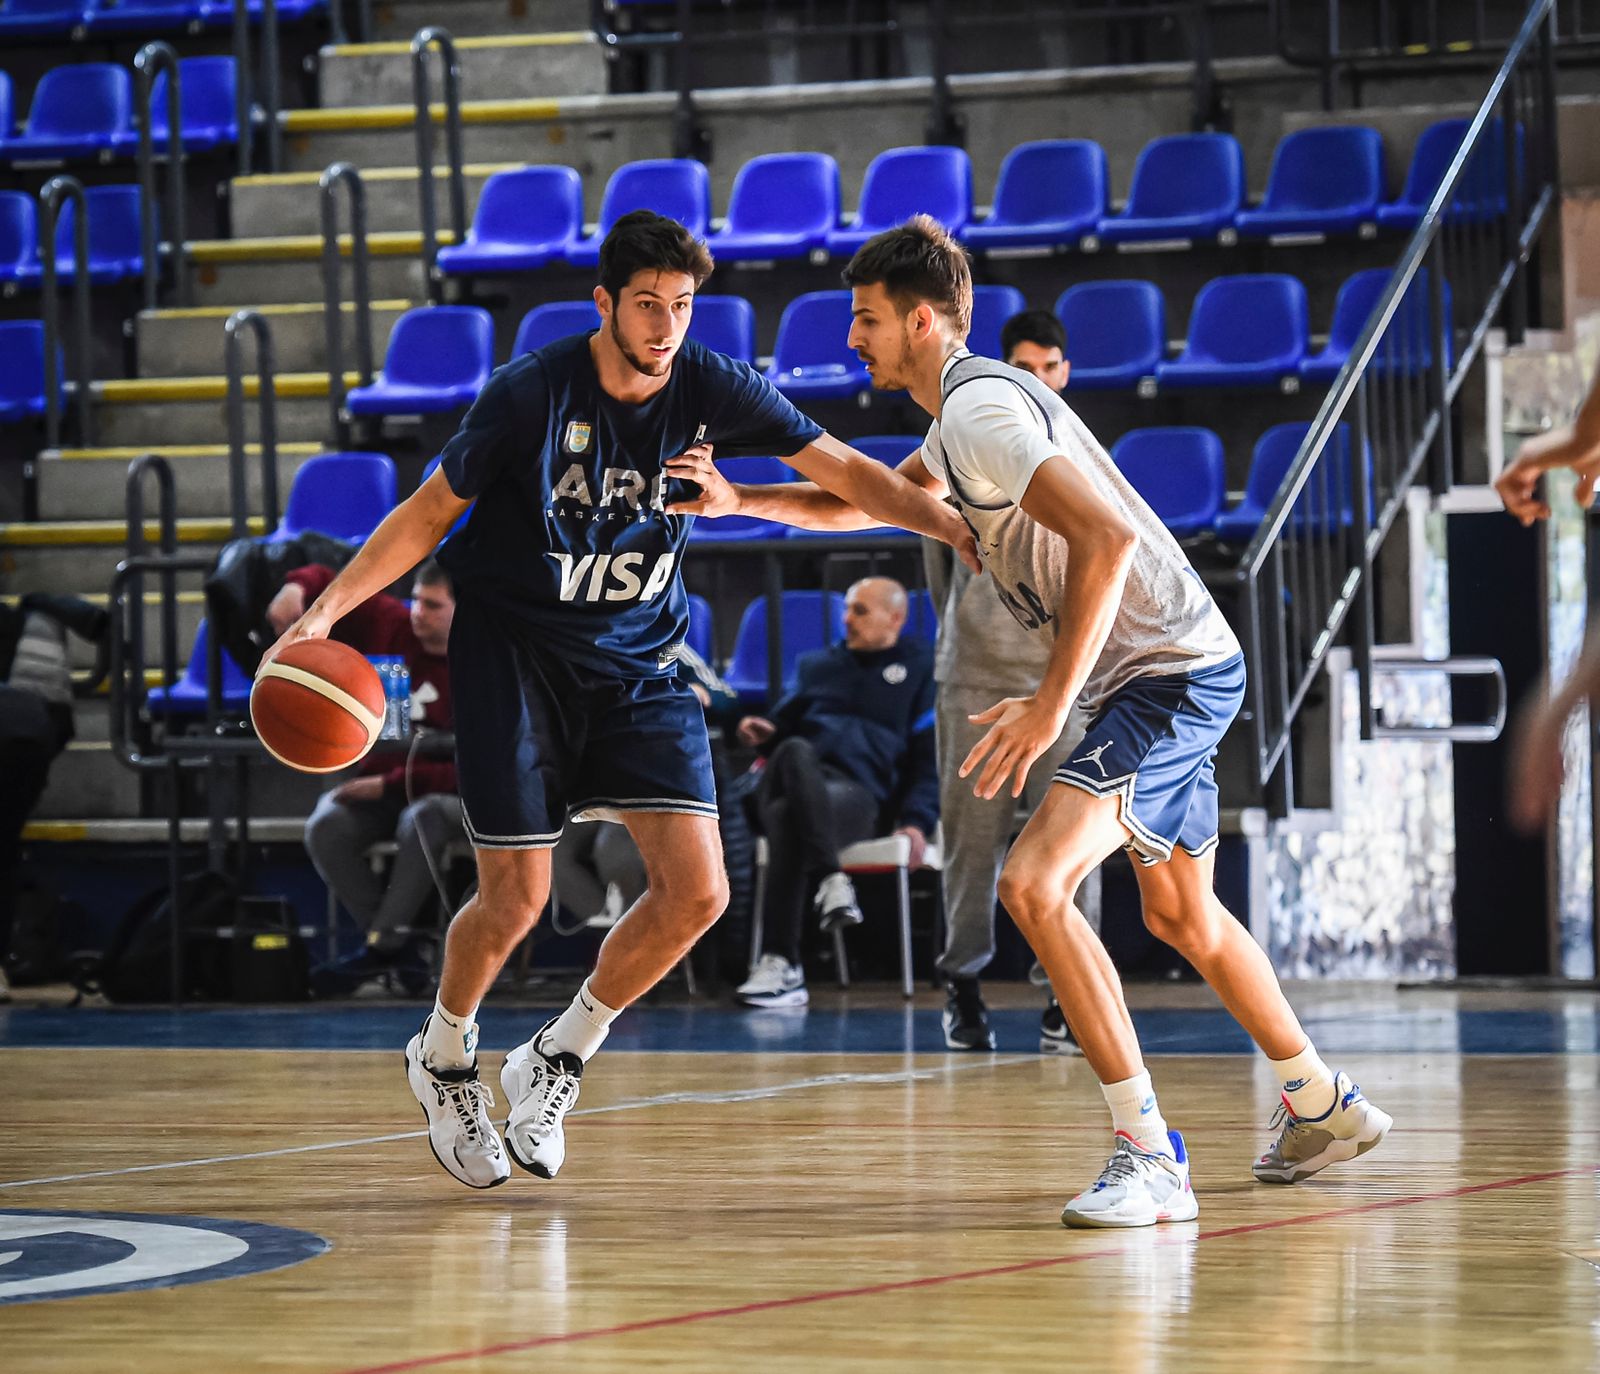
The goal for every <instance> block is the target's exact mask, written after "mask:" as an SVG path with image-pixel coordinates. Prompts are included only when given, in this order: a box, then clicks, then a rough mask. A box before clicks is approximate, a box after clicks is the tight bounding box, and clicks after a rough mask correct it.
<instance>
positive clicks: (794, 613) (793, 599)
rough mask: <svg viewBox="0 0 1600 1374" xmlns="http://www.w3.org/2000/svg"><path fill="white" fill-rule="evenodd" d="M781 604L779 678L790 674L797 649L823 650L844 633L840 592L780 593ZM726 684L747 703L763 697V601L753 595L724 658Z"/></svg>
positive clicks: (764, 639)
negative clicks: (728, 655) (781, 670)
mask: <svg viewBox="0 0 1600 1374" xmlns="http://www.w3.org/2000/svg"><path fill="white" fill-rule="evenodd" d="M780 606H781V621H780V623H781V625H782V627H783V628H782V636H783V640H782V649H781V654H782V660H783V677H784V681H785V682H788V681H789V680H790V679H791V677H792V676H793V674H794V665H795V661H796V660H797V659H798V658H799V657H800V655H801V654H805V653H810V652H811V650H813V649H823V648H826V647H827V646H828V645H830V644H833V643H836V642H837V641H838V640H840V639H842V638H843V637H844V597H843V596H841V595H840V594H839V593H838V592H784V593H783V600H782V602H781V603H780ZM726 677H727V681H728V686H730V687H732V688H733V690H734V691H735V692H737V693H738V694H739V700H740V701H741V702H743V703H744V704H745V705H747V706H756V705H760V704H761V703H762V702H765V701H766V700H767V600H766V598H765V597H764V596H758V597H756V598H755V600H754V601H752V602H751V603H750V604H749V605H748V606H746V607H745V608H744V614H743V615H742V616H741V617H740V618H739V632H738V634H737V636H735V638H734V641H733V654H732V656H731V657H730V658H729V660H728V671H727V674H726Z"/></svg>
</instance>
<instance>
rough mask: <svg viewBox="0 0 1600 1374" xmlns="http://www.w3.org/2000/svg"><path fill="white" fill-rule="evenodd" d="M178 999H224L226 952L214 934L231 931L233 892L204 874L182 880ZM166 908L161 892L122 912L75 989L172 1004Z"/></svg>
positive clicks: (225, 881)
mask: <svg viewBox="0 0 1600 1374" xmlns="http://www.w3.org/2000/svg"><path fill="white" fill-rule="evenodd" d="M179 891H180V897H181V901H180V905H181V916H182V920H183V984H184V986H183V995H184V997H185V999H193V1000H195V1001H202V1002H215V1001H221V1000H223V999H225V998H226V997H227V996H228V953H229V952H228V947H227V945H226V944H225V942H224V941H222V940H221V939H219V938H218V935H217V932H218V931H219V930H220V929H222V928H223V927H228V926H232V925H233V924H234V920H235V918H236V916H237V914H238V910H239V889H238V887H237V886H236V885H235V883H234V881H233V880H232V879H231V878H228V877H226V876H225V875H223V874H221V873H216V872H213V871H211V870H210V869H207V870H205V871H203V872H200V873H195V874H192V875H190V876H189V877H187V878H184V879H183V880H182V885H181V887H180V889H179ZM170 926H171V903H170V902H169V901H168V900H167V889H166V888H165V887H160V888H157V889H156V890H155V891H154V892H148V893H146V894H145V895H144V896H143V897H141V898H140V899H139V900H138V901H137V902H135V903H134V904H133V905H132V906H131V907H129V908H128V912H127V914H126V915H125V916H124V917H123V918H122V921H121V922H120V923H119V925H118V926H117V929H116V931H115V932H114V933H113V935H112V937H111V940H110V942H109V943H108V944H107V945H106V948H105V952H104V953H103V954H102V955H101V956H100V958H99V960H98V961H97V962H95V963H94V964H93V965H92V966H90V967H88V968H86V969H83V970H81V971H80V973H79V976H78V979H77V981H78V985H79V987H80V988H81V989H83V990H84V991H86V992H99V993H102V994H104V996H106V997H107V998H108V999H110V1000H111V1001H113V1002H169V1001H171V1000H172V952H171V950H172V940H171V930H170Z"/></svg>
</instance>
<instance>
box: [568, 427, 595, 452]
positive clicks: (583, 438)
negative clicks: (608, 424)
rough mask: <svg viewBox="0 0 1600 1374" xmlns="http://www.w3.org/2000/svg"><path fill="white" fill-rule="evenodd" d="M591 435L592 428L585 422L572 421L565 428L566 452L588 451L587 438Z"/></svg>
mask: <svg viewBox="0 0 1600 1374" xmlns="http://www.w3.org/2000/svg"><path fill="white" fill-rule="evenodd" d="M593 433H594V428H593V426H591V425H589V424H588V423H586V422H585V421H583V420H574V421H572V423H571V424H569V425H568V426H567V452H568V453H587V452H588V451H589V438H590V436H591V435H592V434H593Z"/></svg>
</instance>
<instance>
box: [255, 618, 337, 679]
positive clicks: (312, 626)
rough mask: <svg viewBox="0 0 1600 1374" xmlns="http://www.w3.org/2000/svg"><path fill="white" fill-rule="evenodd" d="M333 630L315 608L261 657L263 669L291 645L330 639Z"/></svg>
mask: <svg viewBox="0 0 1600 1374" xmlns="http://www.w3.org/2000/svg"><path fill="white" fill-rule="evenodd" d="M332 628H333V626H332V625H331V624H329V623H327V622H326V621H325V620H324V618H323V617H322V616H320V615H318V614H317V608H316V607H315V606H313V607H312V608H311V609H310V610H309V611H307V612H306V613H305V614H304V615H303V616H301V617H300V619H298V620H297V621H295V622H294V624H293V625H291V626H290V627H289V628H288V629H287V630H285V631H284V632H283V633H282V634H281V635H279V636H278V638H277V640H276V641H275V642H274V644H273V646H272V647H271V648H270V649H268V650H267V651H266V653H264V654H262V655H261V668H265V667H266V666H267V664H269V663H271V662H272V660H273V659H275V658H276V657H277V656H278V655H279V654H281V653H282V652H283V651H284V650H285V649H287V648H288V647H289V646H290V645H291V644H294V643H297V642H298V641H300V640H302V639H326V638H327V637H328V631H329V630H331V629H332ZM261 668H257V669H256V675H257V676H258V677H259V676H260V675H261Z"/></svg>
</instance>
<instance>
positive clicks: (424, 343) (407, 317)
mask: <svg viewBox="0 0 1600 1374" xmlns="http://www.w3.org/2000/svg"><path fill="white" fill-rule="evenodd" d="M493 354H494V321H493V320H492V319H491V318H490V316H489V312H488V311H487V310H484V309H483V308H482V307H480V306H476V305H424V306H419V307H417V308H416V309H414V310H408V311H406V313H405V314H404V315H402V316H401V317H400V318H399V319H398V320H396V321H395V323H394V328H393V329H392V330H391V331H390V333H389V348H388V351H387V352H386V353H385V355H384V359H383V378H384V381H386V382H389V383H392V384H398V385H402V386H424V387H447V386H467V385H471V384H473V383H476V385H477V386H479V387H481V386H482V385H483V384H484V383H485V382H486V381H488V380H489V371H490V368H491V367H492V365H493Z"/></svg>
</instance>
